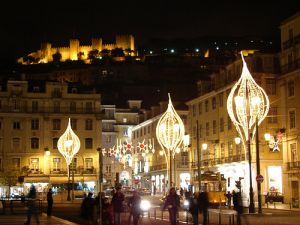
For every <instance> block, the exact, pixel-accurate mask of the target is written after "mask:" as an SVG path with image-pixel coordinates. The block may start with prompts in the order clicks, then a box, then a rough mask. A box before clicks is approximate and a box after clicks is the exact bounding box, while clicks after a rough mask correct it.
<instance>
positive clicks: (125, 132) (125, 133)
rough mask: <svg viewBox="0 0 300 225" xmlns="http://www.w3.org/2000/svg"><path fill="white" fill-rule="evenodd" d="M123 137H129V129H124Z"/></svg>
mask: <svg viewBox="0 0 300 225" xmlns="http://www.w3.org/2000/svg"><path fill="white" fill-rule="evenodd" d="M144 129H145V131H146V127H145V128H144ZM123 136H124V137H128V128H127V127H125V128H124V129H123Z"/></svg>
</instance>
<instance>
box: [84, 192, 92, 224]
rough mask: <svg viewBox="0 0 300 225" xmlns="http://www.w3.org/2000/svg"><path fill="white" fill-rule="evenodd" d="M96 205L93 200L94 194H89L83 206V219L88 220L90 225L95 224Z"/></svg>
mask: <svg viewBox="0 0 300 225" xmlns="http://www.w3.org/2000/svg"><path fill="white" fill-rule="evenodd" d="M94 205H95V199H94V198H93V193H92V192H89V194H88V195H87V197H86V198H84V199H83V201H82V204H81V212H82V217H83V218H84V219H87V221H88V224H89V225H93V222H94Z"/></svg>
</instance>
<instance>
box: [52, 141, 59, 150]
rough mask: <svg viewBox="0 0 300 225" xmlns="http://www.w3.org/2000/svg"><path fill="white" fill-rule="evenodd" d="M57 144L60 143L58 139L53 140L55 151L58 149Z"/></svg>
mask: <svg viewBox="0 0 300 225" xmlns="http://www.w3.org/2000/svg"><path fill="white" fill-rule="evenodd" d="M57 142H58V138H53V139H52V148H53V149H57Z"/></svg>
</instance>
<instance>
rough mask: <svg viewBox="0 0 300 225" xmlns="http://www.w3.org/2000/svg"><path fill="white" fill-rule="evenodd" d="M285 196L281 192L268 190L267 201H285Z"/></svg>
mask: <svg viewBox="0 0 300 225" xmlns="http://www.w3.org/2000/svg"><path fill="white" fill-rule="evenodd" d="M283 200H284V197H283V195H282V193H280V192H275V191H274V192H273V191H272V192H268V193H267V194H266V195H265V202H266V203H273V202H282V203H283Z"/></svg>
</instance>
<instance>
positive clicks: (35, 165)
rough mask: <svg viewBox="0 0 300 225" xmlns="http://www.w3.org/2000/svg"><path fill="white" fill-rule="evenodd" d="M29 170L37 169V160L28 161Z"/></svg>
mask: <svg viewBox="0 0 300 225" xmlns="http://www.w3.org/2000/svg"><path fill="white" fill-rule="evenodd" d="M30 169H31V170H38V169H39V158H31V159H30Z"/></svg>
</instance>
